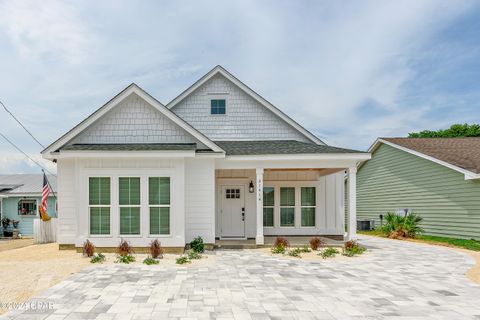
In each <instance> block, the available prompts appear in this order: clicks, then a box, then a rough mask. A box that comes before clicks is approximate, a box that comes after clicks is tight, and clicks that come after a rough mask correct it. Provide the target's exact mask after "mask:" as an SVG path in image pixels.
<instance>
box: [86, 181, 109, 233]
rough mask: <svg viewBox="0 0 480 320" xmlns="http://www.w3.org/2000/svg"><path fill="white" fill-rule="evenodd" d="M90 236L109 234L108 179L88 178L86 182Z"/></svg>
mask: <svg viewBox="0 0 480 320" xmlns="http://www.w3.org/2000/svg"><path fill="white" fill-rule="evenodd" d="M88 199H89V200H88V202H89V209H88V210H89V215H90V234H91V235H109V234H110V178H108V177H90V178H89V180H88Z"/></svg>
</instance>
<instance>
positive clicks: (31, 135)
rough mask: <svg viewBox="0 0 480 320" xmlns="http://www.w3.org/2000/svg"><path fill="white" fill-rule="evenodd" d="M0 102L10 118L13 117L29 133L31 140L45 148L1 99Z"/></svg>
mask: <svg viewBox="0 0 480 320" xmlns="http://www.w3.org/2000/svg"><path fill="white" fill-rule="evenodd" d="M0 104H1V105H2V106H3V109H5V111H7V112H8V113H9V114H10V115H11V116H12V118H13V119H15V121H17V122H18V124H19V125H21V126H22V128H23V129H24V130H25V131H26V132H27V133H28V134H29V135H30V137H32V138H33V140H35V141H36V142H37V143H38V144H39V145H40V146H41V147H42V148H43V149H45V146H44V145H43V144H41V143H40V141H38V140H37V138H35V137H34V136H33V134H32V133H31V132H30V131H28V129H27V128H25V126H24V125H23V124H22V123H21V122H20V120H18V119H17V117H15V116H14V115H13V113H12V112H11V111H10V110H8V109H7V107H6V106H5V105H4V104H3V102H2V101H0ZM4 137H5V136H4Z"/></svg>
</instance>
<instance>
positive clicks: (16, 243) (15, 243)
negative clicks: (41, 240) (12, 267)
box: [0, 239, 33, 252]
mask: <svg viewBox="0 0 480 320" xmlns="http://www.w3.org/2000/svg"><path fill="white" fill-rule="evenodd" d="M32 244H33V239H15V240H11V239H1V240H0V252H2V251H5V250H11V249H17V248H23V247H26V246H31V245H32Z"/></svg>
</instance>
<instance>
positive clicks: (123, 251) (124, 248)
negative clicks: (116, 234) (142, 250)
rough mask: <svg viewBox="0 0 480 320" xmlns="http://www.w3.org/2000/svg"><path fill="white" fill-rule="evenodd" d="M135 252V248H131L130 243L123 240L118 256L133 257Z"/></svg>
mask: <svg viewBox="0 0 480 320" xmlns="http://www.w3.org/2000/svg"><path fill="white" fill-rule="evenodd" d="M132 253H134V252H133V248H132V247H131V246H130V243H128V241H126V240H124V239H121V240H120V244H119V245H118V247H117V254H118V255H120V256H127V255H131V254H132Z"/></svg>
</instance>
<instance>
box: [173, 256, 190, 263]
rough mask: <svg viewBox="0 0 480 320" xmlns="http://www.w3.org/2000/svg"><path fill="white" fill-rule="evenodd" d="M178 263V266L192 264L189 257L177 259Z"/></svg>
mask: <svg viewBox="0 0 480 320" xmlns="http://www.w3.org/2000/svg"><path fill="white" fill-rule="evenodd" d="M176 263H177V264H185V263H190V260H188V257H187V256H181V257H178V258H177V260H176Z"/></svg>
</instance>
